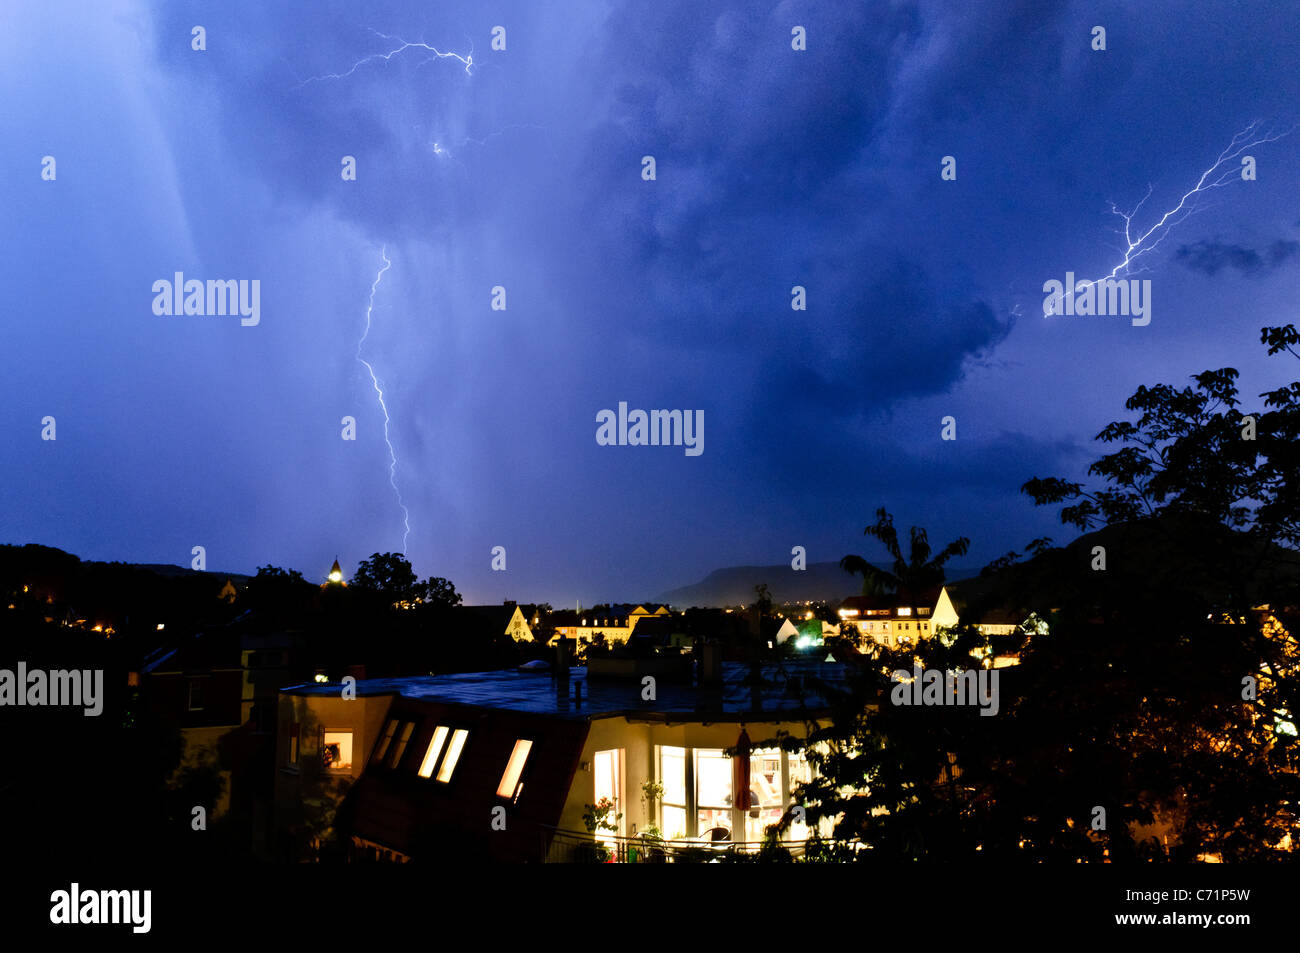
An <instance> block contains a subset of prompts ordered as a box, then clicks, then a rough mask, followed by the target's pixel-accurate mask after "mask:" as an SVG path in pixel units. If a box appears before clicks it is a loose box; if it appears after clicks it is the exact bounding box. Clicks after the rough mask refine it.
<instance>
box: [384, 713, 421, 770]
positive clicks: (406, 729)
mask: <svg viewBox="0 0 1300 953" xmlns="http://www.w3.org/2000/svg"><path fill="white" fill-rule="evenodd" d="M413 731H415V722H413V721H408V722H407V723H406V724H405V725H403V726H402V735H401V737H400V738H398V739H397V747H396V748H394V749H393V756H392V757H391V758H389V759H388V766H389V767H390V768H395V767H397V765H398V763H399V762H400V761H401V760H402V755H403V754H404V753H405V751H406V743H407V742H408V741H410V740H411V733H412V732H413Z"/></svg>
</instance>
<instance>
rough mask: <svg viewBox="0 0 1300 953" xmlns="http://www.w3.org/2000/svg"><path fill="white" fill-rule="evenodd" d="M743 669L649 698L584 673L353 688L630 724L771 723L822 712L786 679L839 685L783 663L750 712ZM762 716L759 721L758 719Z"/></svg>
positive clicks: (726, 666)
mask: <svg viewBox="0 0 1300 953" xmlns="http://www.w3.org/2000/svg"><path fill="white" fill-rule="evenodd" d="M748 674H749V666H748V665H746V664H744V663H740V662H724V663H723V685H722V687H721V688H717V689H702V688H697V687H695V686H693V685H689V684H679V683H672V682H669V681H666V680H660V682H659V685H658V692H657V695H658V697H657V700H656V701H654V702H646V701H643V700H642V698H641V682H640V680H639V679H618V678H612V679H603V678H602V679H596V680H595V681H589V680H588V679H587V670H586V669H585V668H574V669H572V670H571V671H570V673H569V685H568V688H567V690H565V691H561V690H560V689H559V686H558V685H557V680H556V679H555V677H554V676H553V675H551V674H550V673H548V672H541V673H537V672H520V671H516V670H513V669H509V670H504V671H496V672H469V673H464V674H460V675H426V676H411V677H403V678H371V679H364V680H361V681H358V682H357V685H356V691H357V695H359V696H372V695H396V696H398V697H399V698H403V699H413V700H422V701H430V702H439V703H442V704H446V705H460V706H464V707H466V708H477V709H491V710H495V711H514V712H530V713H533V714H540V715H550V716H553V717H555V718H561V719H570V720H578V721H586V720H588V719H592V718H598V717H604V716H612V715H620V714H628V715H633V716H635V717H638V718H656V717H659V718H663V719H664V720H679V719H674V718H673V716H675V715H695V714H697V713H705V714H707V715H708V717H709V720H715V721H717V720H722V721H732V720H735V721H741V720H749V721H762V720H767V721H779V720H783V719H787V718H790V717H798V715H799V713H800V712H802V711H806V710H811V711H817V710H821V709H825V708H826V707H827V702H826V699H824V698H821V697H820V696H819V695H817V694H815V693H813V692H809V693H807V698H806V708H805V702H804V701H801V699H800V698H799V697H798V696H797V695H795V694H792V693H790V692H788V691H787V680H788V679H789V678H790V677H793V676H798V675H811V676H814V677H815V678H819V679H821V680H823V681H826V682H828V683H832V684H833V683H837V682H840V681H842V680H843V677H844V668H843V666H841V665H840V664H838V663H835V662H822V661H819V660H814V659H800V660H795V661H787V662H785V663H784V665H783V666H782V667H780V668H778V667H777V666H775V665H764V666H763V667H762V675H763V681H764V685H763V686H762V688H761V690H760V692H759V694H758V698H757V702H758V705H757V707H755V704H754V702H755V698H754V693H753V691H752V689H751V687H750V686H749V685H747V684H745V683H746V681H747V677H748ZM575 685H580V686H581V690H582V700H581V701H580V702H578V701H575V700H574V697H573V689H574V686H575ZM338 690H339V688H338V685H333V684H316V683H308V684H304V685H295V686H292V687H290V688H285V689H283V691H284V692H285V693H287V694H292V695H331V696H333V695H337V694H338ZM764 716H766V717H764Z"/></svg>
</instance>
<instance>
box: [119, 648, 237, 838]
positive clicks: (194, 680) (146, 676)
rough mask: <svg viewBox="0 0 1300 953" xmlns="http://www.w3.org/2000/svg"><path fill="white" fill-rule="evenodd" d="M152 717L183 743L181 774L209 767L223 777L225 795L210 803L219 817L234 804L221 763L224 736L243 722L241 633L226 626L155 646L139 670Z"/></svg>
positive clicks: (226, 771) (228, 777)
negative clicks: (176, 731)
mask: <svg viewBox="0 0 1300 953" xmlns="http://www.w3.org/2000/svg"><path fill="white" fill-rule="evenodd" d="M140 675H141V681H142V685H141V688H142V694H143V697H144V701H145V705H146V711H147V712H148V715H149V717H150V718H152V719H154V720H155V721H157V722H160V723H166V724H172V725H175V726H176V727H177V728H178V729H179V730H180V734H181V738H182V739H183V742H184V749H183V751H182V754H181V764H180V766H179V767H178V768H177V774H178V775H179V774H180V772H182V771H184V770H186V769H195V768H199V767H206V768H209V769H211V770H214V771H216V772H217V774H218V775H219V776H220V777H221V778H222V781H223V785H222V794H221V797H220V798H219V799H218V801H217V803H216V804H212V805H207V807H208V810H209V817H211V818H217V817H220V816H222V815H223V814H225V813H226V811H227V810H228V809H229V807H230V794H231V772H230V770H229V769H228V768H226V767H224V766H223V765H222V761H223V758H222V750H221V745H222V743H223V740H224V739H225V737H226V736H227V735H228V734H229V733H230V732H232V731H234V730H236V729H237V728H239V726H240V725H242V724H243V723H244V717H243V688H244V671H243V667H242V665H241V663H240V645H239V636H238V634H237V633H234V632H232V631H230V630H228V629H226V628H224V627H221V628H218V629H214V630H209V631H205V632H200V633H197V634H195V635H193V636H189V637H186V638H184V639H182V640H181V641H180V642H179V643H176V644H173V645H171V646H165V647H162V648H159V649H156V650H155V651H153V652H152V653H150V654H149V655H148V656H146V657H145V659H144V664H143V665H142V666H141V669H140Z"/></svg>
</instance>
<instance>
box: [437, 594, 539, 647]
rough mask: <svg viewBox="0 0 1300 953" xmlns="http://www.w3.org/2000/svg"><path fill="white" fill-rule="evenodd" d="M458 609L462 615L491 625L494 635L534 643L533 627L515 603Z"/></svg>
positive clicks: (458, 607) (460, 607)
mask: <svg viewBox="0 0 1300 953" xmlns="http://www.w3.org/2000/svg"><path fill="white" fill-rule="evenodd" d="M456 609H457V611H458V612H460V613H462V614H467V615H474V616H476V617H478V618H480V619H483V620H485V621H486V622H487V623H489V624H490V625H491V627H492V634H493V635H498V634H500V635H508V636H510V638H512V639H514V640H515V641H516V642H523V641H525V640H528V641H532V638H533V629H532V626H530V625H529V622H528V618H527V617H526V616H525V615H524V612H523V610H522V609H520V608H519V606H518V605H517V604H515V603H514V602H509V601H507V602H503V603H501V605H499V606H457V607H456Z"/></svg>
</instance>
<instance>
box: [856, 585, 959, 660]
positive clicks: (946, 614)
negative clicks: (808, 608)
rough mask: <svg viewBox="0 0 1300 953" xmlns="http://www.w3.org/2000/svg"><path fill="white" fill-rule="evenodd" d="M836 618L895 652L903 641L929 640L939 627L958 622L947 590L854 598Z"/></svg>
mask: <svg viewBox="0 0 1300 953" xmlns="http://www.w3.org/2000/svg"><path fill="white" fill-rule="evenodd" d="M936 613H938V615H937V616H936ZM836 614H837V615H838V616H839V617H840V619H841V620H842V621H844V622H848V623H850V624H852V625H853V626H855V627H856V628H857V630H858V632H859V634H861V635H862V636H863V637H864V638H867V639H871V640H873V641H876V642H879V643H880V644H882V645H885V646H889V647H891V648H892V647H894V646H897V645H898V644H899V643H900V642H901V641H905V640H912V639H919V638H929V637H930V636H932V635H934V633H935V630H936V628H937V627H939V626H943V625H955V624H956V619H957V614H956V612H955V611H953V610H952V602H951V599H950V598H949V597H948V594H947V590H946V589H932V590H928V591H926V592H922V593H907V592H903V593H896V594H894V595H888V596H850V597H849V598H847V599H845V600H844V601H843V602H841V603H840V607H839V609H838V610H837V613H836ZM949 619H951V620H952V621H948V620H949Z"/></svg>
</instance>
